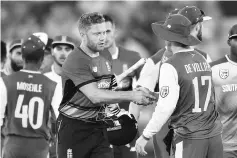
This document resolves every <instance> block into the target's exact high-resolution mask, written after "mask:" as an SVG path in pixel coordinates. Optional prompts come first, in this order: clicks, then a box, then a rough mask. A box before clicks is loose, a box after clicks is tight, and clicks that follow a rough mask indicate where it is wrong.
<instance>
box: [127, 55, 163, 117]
mask: <svg viewBox="0 0 237 158" xmlns="http://www.w3.org/2000/svg"><path fill="white" fill-rule="evenodd" d="M159 69H160V62H158V63H157V64H155V63H154V62H153V60H152V59H150V58H148V59H147V61H146V63H145V65H144V67H143V68H142V71H141V74H140V78H139V79H138V81H137V87H143V88H146V89H149V90H150V91H152V92H153V91H154V89H155V86H156V84H157V82H158V77H159ZM142 108H143V106H138V105H137V104H135V103H134V102H131V103H130V105H129V113H131V114H133V115H134V117H135V118H136V120H138V119H139V117H140V111H141V110H142Z"/></svg>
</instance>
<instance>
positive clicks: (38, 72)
mask: <svg viewBox="0 0 237 158" xmlns="http://www.w3.org/2000/svg"><path fill="white" fill-rule="evenodd" d="M20 71H22V72H26V73H32V74H41V72H40V71H31V70H25V69H22V70H20Z"/></svg>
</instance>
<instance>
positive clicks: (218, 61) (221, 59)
mask: <svg viewBox="0 0 237 158" xmlns="http://www.w3.org/2000/svg"><path fill="white" fill-rule="evenodd" d="M227 62H228V60H227V58H226V57H225V56H224V57H222V58H220V59H218V60H216V61H213V62H211V63H210V66H211V67H212V68H213V67H215V66H220V65H221V64H225V63H227Z"/></svg>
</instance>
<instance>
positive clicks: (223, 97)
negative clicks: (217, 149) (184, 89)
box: [210, 24, 237, 158]
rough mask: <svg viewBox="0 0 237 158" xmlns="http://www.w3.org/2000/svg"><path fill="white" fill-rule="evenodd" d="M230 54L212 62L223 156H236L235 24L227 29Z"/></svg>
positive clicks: (236, 88)
mask: <svg viewBox="0 0 237 158" xmlns="http://www.w3.org/2000/svg"><path fill="white" fill-rule="evenodd" d="M227 43H228V45H229V46H230V54H229V55H225V56H224V57H223V58H221V59H219V60H217V61H214V62H212V63H211V64H210V65H211V66H212V79H213V83H214V87H215V98H216V106H217V110H218V112H219V114H220V117H221V122H222V124H223V132H222V142H223V148H224V158H234V157H237V115H236V114H237V71H236V70H237V24H235V25H234V26H232V28H231V29H230V31H229V36H228V41H227Z"/></svg>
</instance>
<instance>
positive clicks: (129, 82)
mask: <svg viewBox="0 0 237 158" xmlns="http://www.w3.org/2000/svg"><path fill="white" fill-rule="evenodd" d="M101 54H102V55H103V56H105V57H106V58H108V59H109V60H111V62H112V72H113V73H114V74H116V75H120V74H122V73H123V72H124V71H126V70H127V69H128V68H130V67H131V66H133V65H134V64H135V63H136V62H138V60H140V59H141V57H140V56H139V53H138V52H134V51H130V50H127V49H125V48H123V47H120V46H119V47H118V54H117V55H118V56H117V58H116V59H112V56H111V54H110V52H109V51H108V50H105V51H103V52H102V53H101ZM140 71H141V67H140V68H138V69H137V70H135V71H134V72H133V73H131V74H130V75H129V76H127V77H126V78H125V79H123V80H122V81H121V82H120V84H121V87H122V88H121V90H122V91H126V90H132V88H133V84H134V83H133V82H134V81H135V79H138V77H139V74H140ZM129 104H130V102H126V101H124V102H122V103H119V107H120V108H122V109H125V110H128V108H129Z"/></svg>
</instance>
